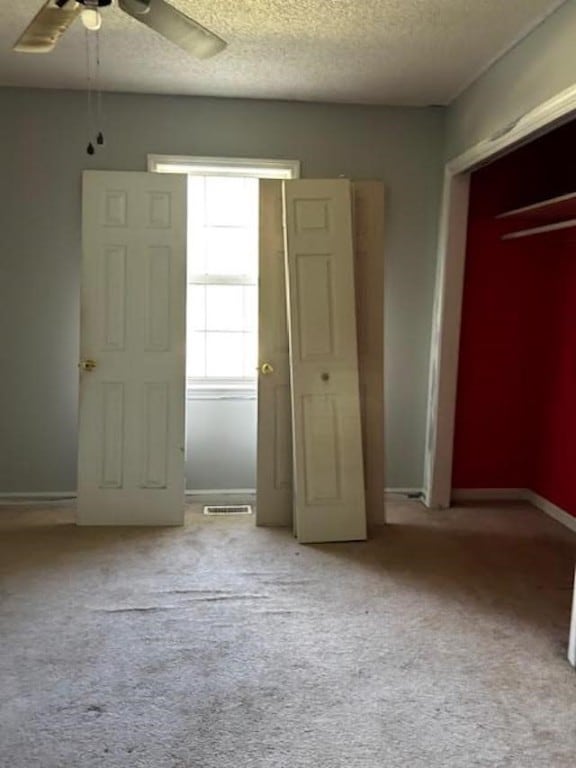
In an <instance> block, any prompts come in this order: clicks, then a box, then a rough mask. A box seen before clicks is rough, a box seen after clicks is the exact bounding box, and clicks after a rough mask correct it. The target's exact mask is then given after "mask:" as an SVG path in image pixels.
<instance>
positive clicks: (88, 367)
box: [78, 360, 96, 371]
mask: <svg viewBox="0 0 576 768" xmlns="http://www.w3.org/2000/svg"><path fill="white" fill-rule="evenodd" d="M78 368H80V370H81V371H93V370H94V368H96V360H81V361H80V362H79V363H78Z"/></svg>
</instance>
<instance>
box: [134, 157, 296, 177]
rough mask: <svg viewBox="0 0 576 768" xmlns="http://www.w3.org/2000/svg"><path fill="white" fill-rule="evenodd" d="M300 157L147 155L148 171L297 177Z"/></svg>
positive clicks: (205, 174)
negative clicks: (297, 158)
mask: <svg viewBox="0 0 576 768" xmlns="http://www.w3.org/2000/svg"><path fill="white" fill-rule="evenodd" d="M300 165H301V164H300V160H271V159H270V158H253V157H198V156H196V155H148V171H149V172H150V173H191V172H192V173H195V174H197V175H199V176H251V177H255V178H258V179H299V178H300Z"/></svg>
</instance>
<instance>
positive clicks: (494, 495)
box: [451, 488, 527, 501]
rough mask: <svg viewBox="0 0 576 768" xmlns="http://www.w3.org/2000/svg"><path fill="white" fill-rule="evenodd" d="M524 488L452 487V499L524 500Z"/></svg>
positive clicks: (525, 491)
mask: <svg viewBox="0 0 576 768" xmlns="http://www.w3.org/2000/svg"><path fill="white" fill-rule="evenodd" d="M526 493H527V490H526V488H453V489H452V494H451V496H452V501H526Z"/></svg>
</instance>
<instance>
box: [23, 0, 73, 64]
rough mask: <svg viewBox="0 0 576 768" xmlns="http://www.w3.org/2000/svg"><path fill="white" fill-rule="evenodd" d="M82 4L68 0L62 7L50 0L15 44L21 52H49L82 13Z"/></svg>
mask: <svg viewBox="0 0 576 768" xmlns="http://www.w3.org/2000/svg"><path fill="white" fill-rule="evenodd" d="M81 10H82V6H81V5H79V4H78V3H77V2H68V3H66V5H64V6H63V7H62V8H60V7H59V6H57V5H55V3H54V2H53V0H48V2H47V3H45V4H44V5H43V6H42V8H40V10H39V11H38V13H37V14H36V16H35V17H34V18H33V19H32V21H31V22H30V24H29V25H28V27H27V28H26V30H25V31H24V32H23V34H22V35H21V36H20V37H19V38H18V40H17V41H16V44H15V45H14V50H15V51H20V52H21V53H49V52H50V51H51V50H53V49H54V47H55V45H56V43H57V42H58V40H59V39H60V38H61V37H62V35H63V34H64V32H66V30H67V29H68V27H69V26H70V25H71V24H72V23H73V22H74V21H75V20H76V18H77V17H78V16H79V15H80V11H81Z"/></svg>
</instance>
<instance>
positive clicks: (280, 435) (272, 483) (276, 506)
mask: <svg viewBox="0 0 576 768" xmlns="http://www.w3.org/2000/svg"><path fill="white" fill-rule="evenodd" d="M259 252H260V267H259V277H258V286H259V287H258V307H259V309H258V313H259V319H258V354H259V361H260V364H259V371H258V461H257V493H256V523H257V524H258V525H270V526H272V525H291V523H292V431H291V430H292V425H291V419H290V355H289V350H288V325H287V319H286V278H285V274H284V270H285V265H284V233H283V226H282V182H281V181H279V180H273V179H267V180H263V181H261V182H260V243H259Z"/></svg>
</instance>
